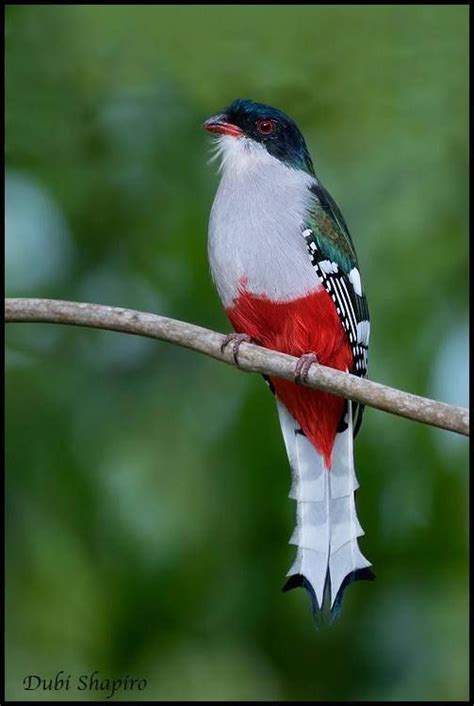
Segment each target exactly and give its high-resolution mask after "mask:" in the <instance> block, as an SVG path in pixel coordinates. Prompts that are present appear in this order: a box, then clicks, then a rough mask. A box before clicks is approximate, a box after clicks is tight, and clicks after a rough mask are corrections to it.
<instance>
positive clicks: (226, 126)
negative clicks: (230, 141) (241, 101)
mask: <svg viewBox="0 0 474 706" xmlns="http://www.w3.org/2000/svg"><path fill="white" fill-rule="evenodd" d="M226 118H227V116H226V115H213V116H212V118H208V119H207V120H206V121H205V122H203V124H202V127H203V128H204V130H208V131H209V132H217V133H218V134H220V135H231V136H232V137H239V136H240V135H243V134H244V133H243V131H242V130H241V129H240V127H237V125H233V124H232V123H229V122H227V120H226Z"/></svg>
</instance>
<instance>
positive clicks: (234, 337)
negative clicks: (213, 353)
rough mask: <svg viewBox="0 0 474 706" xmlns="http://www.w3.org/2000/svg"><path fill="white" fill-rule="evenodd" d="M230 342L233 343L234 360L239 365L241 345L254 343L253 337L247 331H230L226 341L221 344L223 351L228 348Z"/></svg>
mask: <svg viewBox="0 0 474 706" xmlns="http://www.w3.org/2000/svg"><path fill="white" fill-rule="evenodd" d="M230 343H232V354H233V358H234V362H235V364H236V365H237V366H238V365H239V359H238V355H239V348H240V346H241V345H242V343H252V339H251V338H250V336H248V335H247V334H246V333H229V334H227V336H226V337H225V338H224V341H223V343H222V345H221V353H223V352H224V350H225V348H227V346H228V345H229V344H230Z"/></svg>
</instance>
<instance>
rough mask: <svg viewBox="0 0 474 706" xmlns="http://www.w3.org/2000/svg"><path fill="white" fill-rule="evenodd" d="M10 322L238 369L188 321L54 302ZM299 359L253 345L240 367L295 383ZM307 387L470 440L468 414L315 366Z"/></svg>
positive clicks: (13, 311) (210, 335) (15, 310)
mask: <svg viewBox="0 0 474 706" xmlns="http://www.w3.org/2000/svg"><path fill="white" fill-rule="evenodd" d="M5 320H6V321H7V322H8V323H13V322H17V323H18V322H31V323H34V322H43V323H51V324H71V325H74V326H89V327H92V328H98V329H107V330H109V331H121V332H122V333H130V334H135V335H138V336H147V337H149V338H157V339H160V340H163V341H168V342H170V343H176V344H178V345H179V346H185V347H186V348H191V349H192V350H195V351H199V352H200V353H205V354H206V355H209V356H211V357H212V358H216V359H217V360H221V361H223V362H225V363H228V364H229V365H234V364H235V363H234V360H233V357H232V353H231V352H230V351H228V350H225V351H224V353H222V352H221V345H222V343H223V341H224V335H222V334H220V333H216V332H215V331H210V330H209V329H205V328H202V327H201V326H195V325H194V324H190V323H187V322H185V321H176V320H175V319H168V318H166V317H164V316H158V315H157V314H148V313H144V312H141V311H133V310H131V309H122V308H118V307H113V306H102V305H99V304H86V303H81V302H68V301H59V300H54V299H6V302H5ZM295 365H296V358H293V357H292V356H289V355H285V354H284V353H277V352H276V351H271V350H268V349H266V348H261V347H260V346H255V345H253V344H250V343H243V344H242V346H241V348H240V349H239V367H240V368H242V369H243V370H247V371H252V372H258V373H265V374H267V375H274V376H275V377H280V378H283V379H284V380H294V371H295ZM307 385H308V387H312V388H315V389H318V390H324V391H325V392H331V393H333V394H335V395H339V396H340V397H345V398H347V399H351V400H355V401H356V402H362V403H363V404H365V405H368V406H369V407H375V408H376V409H381V410H382V411H384V412H390V413H391V414H397V415H399V416H401V417H407V418H408V419H413V420H415V421H418V422H423V423H424V424H429V425H431V426H435V427H440V428H441V429H447V430H448V431H454V432H457V433H458V434H464V435H466V436H469V410H467V409H465V408H463V407H455V406H452V405H448V404H445V403H444V402H436V401H435V400H430V399H427V398H425V397H419V396H418V395H412V394H410V393H409V392H404V391H402V390H396V389H394V388H392V387H387V386H385V385H380V384H379V383H376V382H372V381H370V380H364V379H361V378H358V377H356V376H355V375H349V374H347V373H343V372H341V371H339V370H334V369H332V368H327V367H325V366H322V365H313V366H312V367H311V368H310V371H309V373H308V382H307Z"/></svg>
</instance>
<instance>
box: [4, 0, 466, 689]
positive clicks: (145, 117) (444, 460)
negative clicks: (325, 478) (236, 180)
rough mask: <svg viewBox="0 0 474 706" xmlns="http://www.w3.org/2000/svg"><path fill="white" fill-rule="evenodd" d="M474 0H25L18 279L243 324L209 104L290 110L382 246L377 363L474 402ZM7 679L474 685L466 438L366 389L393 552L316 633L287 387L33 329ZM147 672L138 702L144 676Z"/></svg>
mask: <svg viewBox="0 0 474 706" xmlns="http://www.w3.org/2000/svg"><path fill="white" fill-rule="evenodd" d="M467 13H468V8H467V7H463V6H452V7H449V6H438V7H436V6H431V7H423V6H417V7H409V6H405V7H396V6H373V7H369V6H366V7H360V6H359V7H349V6H339V7H329V6H312V7H311V6H281V7H280V6H246V7H238V6H227V7H226V6H222V5H221V6H215V7H213V6H200V7H193V6H181V7H180V6H161V7H160V6H136V7H134V6H70V7H65V6H63V7H60V6H56V7H55V6H36V7H35V6H29V7H28V6H24V7H21V6H16V7H14V6H10V7H8V8H7V16H6V62H7V71H6V97H7V106H6V119H7V123H6V129H7V132H6V137H7V142H6V168H7V182H6V204H7V212H6V228H7V230H6V234H7V243H6V256H7V272H6V276H7V294H8V295H9V296H42V297H58V298H62V299H73V300H83V301H94V302H98V303H102V304H111V305H119V306H125V307H131V308H136V309H141V310H147V311H153V312H157V313H161V314H165V315H167V316H172V317H175V318H179V319H183V320H188V321H191V322H195V323H198V324H201V325H203V326H207V327H210V328H213V329H216V330H219V331H228V330H229V327H228V324H227V322H226V319H225V316H224V315H223V313H222V311H221V308H220V304H219V302H218V299H217V295H216V293H215V292H214V289H213V286H212V283H211V281H210V277H209V272H208V265H207V259H206V230H207V219H208V214H209V209H210V206H211V202H212V199H213V195H214V192H215V189H216V185H217V175H216V168H215V165H212V166H208V165H207V160H208V157H209V137H208V136H207V135H206V134H205V133H204V132H203V131H201V130H200V123H201V121H202V120H203V119H204V118H206V117H208V116H209V115H210V114H212V113H214V112H215V111H217V110H219V109H220V108H222V107H223V106H225V105H226V104H227V103H228V102H229V101H230V100H232V99H233V98H236V97H250V98H253V99H254V100H258V101H262V102H268V103H270V104H273V105H275V106H277V107H279V108H281V109H283V110H285V111H286V112H288V113H289V114H290V115H292V116H293V117H294V118H295V119H296V120H297V122H298V123H299V125H300V127H301V129H302V131H303V133H304V134H305V136H306V138H307V141H308V144H309V147H310V150H311V152H312V154H313V158H314V162H315V167H316V172H317V173H318V175H319V176H320V177H321V179H322V181H323V183H325V185H326V186H327V188H328V189H329V190H330V191H331V193H332V194H333V196H334V197H335V198H336V200H337V201H338V203H339V205H340V207H341V209H342V211H343V213H344V215H345V217H346V219H347V221H348V223H349V226H350V228H351V231H352V234H353V238H354V240H355V243H356V246H357V250H358V253H359V260H360V264H361V270H362V273H363V280H364V283H365V287H366V290H367V294H368V298H369V304H370V309H371V316H372V340H371V356H370V362H371V366H370V376H371V377H372V379H374V380H377V381H380V382H384V383H387V384H390V385H392V386H395V387H401V388H403V389H407V390H410V391H412V392H415V393H418V394H421V395H426V396H433V397H436V398H438V399H442V400H444V401H447V402H452V403H456V404H463V405H467V383H468V369H467V365H468V364H467V359H468V353H467V351H468V343H467V341H468V304H467V301H468V272H467V259H468V237H467V202H468V192H467V166H468V164H467V117H468V115H467V113H468V93H467V78H468V76H467V71H468V69H467V49H468V26H467V25H468V22H467V19H468V17H467ZM6 342H7V397H6V403H7V448H6V457H7V498H6V500H7V696H8V697H9V698H10V699H20V698H23V699H25V698H26V699H34V700H37V699H41V698H43V699H52V698H60V699H78V698H89V699H94V698H101V696H102V697H103V696H104V695H101V693H100V692H99V693H86V692H75V691H74V692H73V691H71V692H67V693H66V692H58V693H57V694H54V693H53V694H51V693H48V692H45V693H40V692H38V691H35V692H25V691H24V690H23V687H22V679H23V678H24V677H25V676H26V675H28V674H38V675H41V676H44V677H51V676H54V675H55V674H56V673H57V672H58V671H59V670H65V672H66V674H67V673H69V674H71V675H72V678H73V680H74V679H75V678H76V677H77V676H78V675H81V674H89V673H91V672H93V671H94V670H99V672H100V677H101V678H106V677H125V676H126V675H131V676H134V677H143V678H146V679H147V680H148V686H147V688H146V690H145V691H143V692H141V693H140V694H139V695H138V698H144V699H150V700H151V699H157V700H158V699H242V700H246V699H256V700H264V699H265V700H289V699H295V700H296V699H300V700H302V699H307V700H322V699H325V700H338V699H340V700H392V699H393V700H394V699H400V700H407V699H414V700H416V699H419V700H422V699H437V700H441V701H443V700H456V699H459V700H461V699H467V689H468V652H467V647H468V626H467V619H468V584H467V573H468V571H467V566H468V547H467V503H468V501H467V495H468V481H467V478H468V473H467V461H468V449H467V440H466V439H465V438H463V437H459V436H456V435H454V434H450V433H449V432H443V431H441V430H435V429H432V428H429V427H426V426H423V425H419V424H417V423H413V422H409V421H406V420H402V419H399V418H396V417H392V416H390V415H387V414H383V413H381V412H377V411H375V410H370V409H369V410H367V412H366V417H365V422H364V425H363V427H362V431H361V433H360V435H359V437H358V440H357V446H356V453H357V468H358V477H359V481H360V484H361V489H360V491H359V493H358V508H359V517H360V519H361V523H362V525H363V527H364V529H365V532H366V537H365V538H364V539H362V542H361V546H362V548H363V551H364V553H365V554H366V555H367V556H368V557H369V558H370V559H371V561H372V562H373V564H374V568H375V572H376V574H377V581H376V582H375V583H373V584H370V583H358V584H355V585H354V586H352V587H351V588H350V589H349V590H348V591H347V593H346V598H345V604H344V607H343V611H342V614H341V616H340V619H339V621H338V622H337V623H336V624H334V625H333V626H332V627H331V628H326V629H323V630H322V631H320V632H317V631H316V630H315V628H314V625H313V622H312V618H311V613H310V607H309V604H308V599H307V596H306V594H305V592H304V591H293V592H291V593H289V594H283V593H281V591H280V588H281V586H282V585H283V582H284V576H285V573H286V571H287V570H288V569H289V567H290V564H291V562H292V558H293V554H294V548H293V547H292V546H290V545H288V543H287V542H288V538H289V536H290V534H291V532H292V529H293V525H294V512H295V507H294V504H293V502H292V501H290V500H289V499H288V498H287V493H288V491H289V480H290V473H289V469H288V463H287V460H286V457H285V452H284V447H283V442H282V439H281V437H280V431H279V427H278V423H277V415H276V411H275V408H274V401H273V399H272V396H271V395H270V394H269V393H268V392H267V389H266V387H265V385H264V383H263V381H262V380H261V378H260V377H259V376H257V375H245V374H243V373H240V372H237V371H235V370H233V369H231V368H230V367H227V366H225V365H221V364H219V363H217V362H216V361H214V360H211V359H207V358H205V357H203V356H200V355H199V354H197V353H192V352H190V351H185V350H184V349H180V348H178V347H174V346H171V345H169V344H165V343H159V342H155V341H150V340H145V339H140V338H134V337H132V336H125V335H121V334H115V333H106V332H97V331H92V330H86V329H74V328H72V327H69V328H68V327H59V326H51V325H38V324H36V325H35V324H28V325H25V324H22V325H10V326H9V327H8V331H7V341H6ZM134 694H135V692H133V693H132V692H127V693H125V694H124V693H123V692H122V695H121V696H120V695H119V696H118V697H116V698H124V699H130V698H131V697H133V696H134Z"/></svg>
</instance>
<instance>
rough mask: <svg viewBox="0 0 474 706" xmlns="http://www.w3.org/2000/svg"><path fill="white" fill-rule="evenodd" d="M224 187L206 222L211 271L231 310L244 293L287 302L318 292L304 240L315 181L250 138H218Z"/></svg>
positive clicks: (220, 185) (222, 184)
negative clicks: (207, 222) (243, 291)
mask: <svg viewBox="0 0 474 706" xmlns="http://www.w3.org/2000/svg"><path fill="white" fill-rule="evenodd" d="M216 156H217V157H220V159H221V169H220V171H221V173H222V177H221V182H220V184H219V188H218V190H217V193H216V196H215V199H214V204H213V206H212V210H211V216H210V221H209V263H210V266H211V272H212V276H213V279H214V281H215V283H216V286H217V290H218V292H219V295H220V297H221V299H222V301H223V304H224V306H225V307H226V308H227V307H229V306H231V305H232V303H233V301H234V300H235V298H236V297H237V296H238V293H239V288H241V287H242V285H243V284H244V283H245V288H246V290H247V291H249V292H252V293H253V294H256V295H264V296H267V297H269V298H271V299H273V300H275V301H288V300H291V299H296V298H297V297H300V296H304V295H305V294H307V293H309V292H311V291H314V290H315V289H316V288H319V286H320V284H319V280H318V278H317V275H316V273H315V271H314V269H313V267H312V265H311V261H310V258H309V255H308V252H307V249H306V243H305V240H304V238H303V235H302V232H303V230H304V228H305V225H304V222H305V216H306V214H307V211H308V209H309V207H310V204H311V198H312V196H311V192H310V190H309V188H308V187H309V186H311V184H313V183H315V178H314V177H312V176H310V175H309V174H307V173H306V172H304V171H302V170H300V169H294V168H292V167H288V166H286V165H285V164H284V163H283V162H281V161H280V160H278V159H276V158H275V157H273V156H272V155H270V154H269V153H268V152H267V150H266V149H265V147H263V146H262V145H259V144H258V143H256V142H255V141H254V140H251V139H248V138H245V137H238V138H235V137H230V136H223V137H222V138H219V141H218V144H217V150H216Z"/></svg>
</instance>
